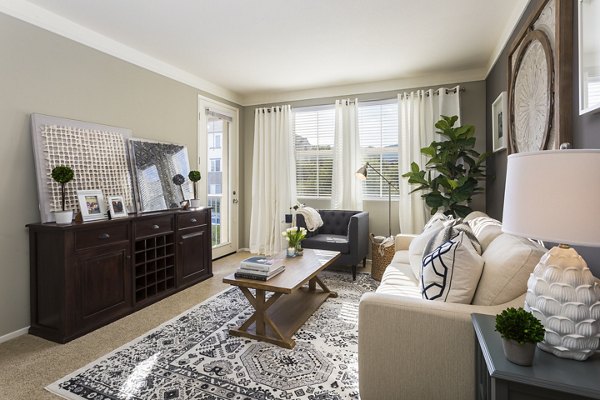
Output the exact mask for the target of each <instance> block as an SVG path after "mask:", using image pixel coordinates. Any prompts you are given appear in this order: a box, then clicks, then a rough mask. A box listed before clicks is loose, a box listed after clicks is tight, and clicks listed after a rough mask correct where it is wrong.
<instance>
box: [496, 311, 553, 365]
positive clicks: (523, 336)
mask: <svg viewBox="0 0 600 400" xmlns="http://www.w3.org/2000/svg"><path fill="white" fill-rule="evenodd" d="M496 331H498V332H499V333H500V335H501V336H502V349H503V350H504V355H505V356H506V358H507V359H508V361H510V362H513V363H515V364H518V365H523V366H528V365H531V364H532V362H533V356H534V355H535V347H536V343H538V342H541V341H542V340H544V332H545V331H544V326H543V325H542V323H541V322H540V320H538V319H537V318H536V317H534V316H533V314H532V313H530V312H527V311H525V310H524V309H523V308H521V307H519V309H515V308H514V307H510V308H507V309H506V310H504V311H502V312H501V313H500V314H498V315H496Z"/></svg>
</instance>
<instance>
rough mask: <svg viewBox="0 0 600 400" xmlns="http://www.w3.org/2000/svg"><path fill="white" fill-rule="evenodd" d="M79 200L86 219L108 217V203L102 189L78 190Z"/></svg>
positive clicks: (83, 216) (82, 214)
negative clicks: (105, 201) (105, 202)
mask: <svg viewBox="0 0 600 400" xmlns="http://www.w3.org/2000/svg"><path fill="white" fill-rule="evenodd" d="M77 200H78V201H79V209H80V210H81V217H82V218H83V220H84V221H94V220H97V219H106V217H107V215H106V205H105V204H104V195H102V190H78V191H77Z"/></svg>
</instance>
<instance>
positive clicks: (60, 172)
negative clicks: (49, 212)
mask: <svg viewBox="0 0 600 400" xmlns="http://www.w3.org/2000/svg"><path fill="white" fill-rule="evenodd" d="M51 175H52V179H54V180H55V181H56V182H58V183H59V184H60V194H61V199H62V211H54V219H55V221H56V223H57V224H70V223H71V221H72V220H73V210H65V185H66V184H67V183H68V182H71V181H72V180H73V177H74V176H75V173H74V172H73V169H72V168H71V167H68V166H66V165H59V166H57V167H54V168H53V169H52V173H51Z"/></svg>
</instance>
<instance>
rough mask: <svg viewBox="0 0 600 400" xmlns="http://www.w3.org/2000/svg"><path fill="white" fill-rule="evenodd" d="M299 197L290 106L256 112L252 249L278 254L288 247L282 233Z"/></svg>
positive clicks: (253, 160) (251, 219) (261, 109)
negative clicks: (286, 216)
mask: <svg viewBox="0 0 600 400" xmlns="http://www.w3.org/2000/svg"><path fill="white" fill-rule="evenodd" d="M295 199H296V167H295V161H294V140H293V137H292V112H291V107H290V106H289V105H285V106H279V107H269V108H257V109H256V110H255V111H254V152H253V154H252V213H251V215H250V251H251V252H252V253H260V254H266V255H271V254H276V253H278V252H279V251H281V250H282V249H284V248H285V247H286V244H287V242H286V241H285V238H284V237H283V236H282V235H281V232H283V231H284V230H285V228H286V224H285V214H289V212H290V207H291V206H292V201H294V200H295Z"/></svg>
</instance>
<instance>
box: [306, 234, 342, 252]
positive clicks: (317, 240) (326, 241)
mask: <svg viewBox="0 0 600 400" xmlns="http://www.w3.org/2000/svg"><path fill="white" fill-rule="evenodd" d="M302 247H305V248H307V249H321V250H333V251H339V252H340V253H349V252H350V245H349V243H348V236H346V235H343V236H342V235H330V234H327V233H323V234H320V235H315V236H312V237H309V238H306V239H304V240H303V241H302Z"/></svg>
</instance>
